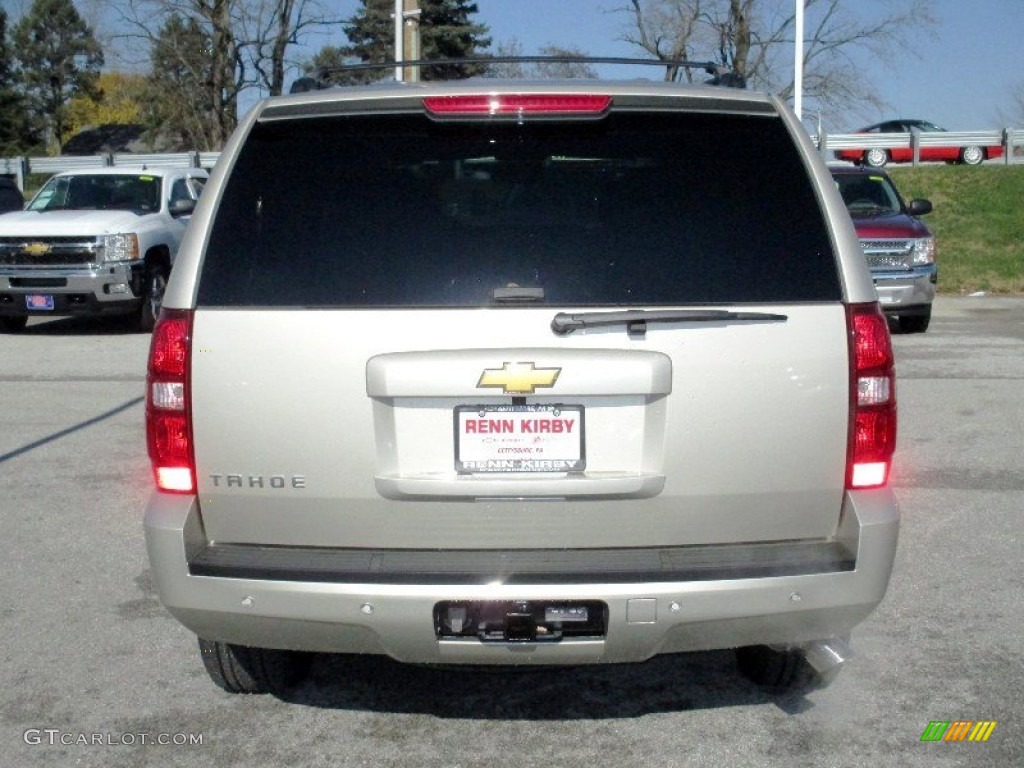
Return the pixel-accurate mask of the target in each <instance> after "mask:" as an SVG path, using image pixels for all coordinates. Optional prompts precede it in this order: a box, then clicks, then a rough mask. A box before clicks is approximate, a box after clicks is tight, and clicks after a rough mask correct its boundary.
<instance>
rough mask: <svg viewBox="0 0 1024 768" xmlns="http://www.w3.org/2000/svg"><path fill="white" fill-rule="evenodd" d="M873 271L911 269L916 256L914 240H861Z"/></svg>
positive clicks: (861, 245)
mask: <svg viewBox="0 0 1024 768" xmlns="http://www.w3.org/2000/svg"><path fill="white" fill-rule="evenodd" d="M860 247H861V248H862V249H863V250H864V256H865V257H866V258H867V261H868V267H869V268H871V269H910V268H911V266H912V260H913V255H914V241H913V240H861V241H860Z"/></svg>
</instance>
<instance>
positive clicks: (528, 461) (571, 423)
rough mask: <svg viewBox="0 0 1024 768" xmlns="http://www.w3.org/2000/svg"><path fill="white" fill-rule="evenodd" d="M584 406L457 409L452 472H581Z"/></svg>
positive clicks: (583, 463) (463, 407)
mask: <svg viewBox="0 0 1024 768" xmlns="http://www.w3.org/2000/svg"><path fill="white" fill-rule="evenodd" d="M584 445H585V443H584V439H583V406H582V405H480V406H477V405H460V406H459V407H457V408H456V409H455V469H456V470H457V471H458V472H461V473H478V472H580V471H582V470H583V469H584V468H585V467H586V455H585V452H584Z"/></svg>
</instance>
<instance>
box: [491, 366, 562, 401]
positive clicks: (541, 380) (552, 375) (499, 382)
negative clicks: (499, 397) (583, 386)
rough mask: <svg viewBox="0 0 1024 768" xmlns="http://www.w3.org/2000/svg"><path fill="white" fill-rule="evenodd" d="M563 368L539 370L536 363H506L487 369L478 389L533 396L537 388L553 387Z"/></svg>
mask: <svg viewBox="0 0 1024 768" xmlns="http://www.w3.org/2000/svg"><path fill="white" fill-rule="evenodd" d="M561 372H562V369H561V368H537V367H536V365H535V364H534V363H505V364H504V365H503V366H502V367H501V368H485V369H484V372H483V373H482V374H480V381H478V382H477V384H476V385H477V386H478V387H501V388H502V389H503V390H504V391H505V394H516V395H532V394H533V393H534V391H535V390H536V389H537V387H553V386H555V381H556V380H557V379H558V374H559V373H561Z"/></svg>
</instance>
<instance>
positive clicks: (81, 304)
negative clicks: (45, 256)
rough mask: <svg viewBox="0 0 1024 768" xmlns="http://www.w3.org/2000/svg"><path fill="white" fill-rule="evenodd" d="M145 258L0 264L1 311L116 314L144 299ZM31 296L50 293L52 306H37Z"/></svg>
mask: <svg viewBox="0 0 1024 768" xmlns="http://www.w3.org/2000/svg"><path fill="white" fill-rule="evenodd" d="M143 267H144V264H143V262H141V261H139V262H133V263H130V264H129V263H115V264H109V265H104V266H102V267H99V266H82V267H75V268H69V267H63V268H62V267H53V268H32V269H19V268H17V267H0V315H4V316H8V317H10V316H18V315H22V316H29V317H33V316H48V315H49V316H52V315H106V314H111V315H116V314H125V313H128V312H131V311H133V310H135V309H137V308H138V307H139V306H140V304H141V302H142V299H141V292H142V284H143ZM29 296H44V297H49V299H50V302H49V303H52V309H51V308H47V309H42V308H39V309H34V308H32V307H31V306H30V305H29V303H28V301H27V300H26V299H27V297H29Z"/></svg>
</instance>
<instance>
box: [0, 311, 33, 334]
mask: <svg viewBox="0 0 1024 768" xmlns="http://www.w3.org/2000/svg"><path fill="white" fill-rule="evenodd" d="M27 324H28V318H27V317H25V316H24V315H21V316H19V317H0V333H20V332H21V331H23V330H25V326H26V325H27Z"/></svg>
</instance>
